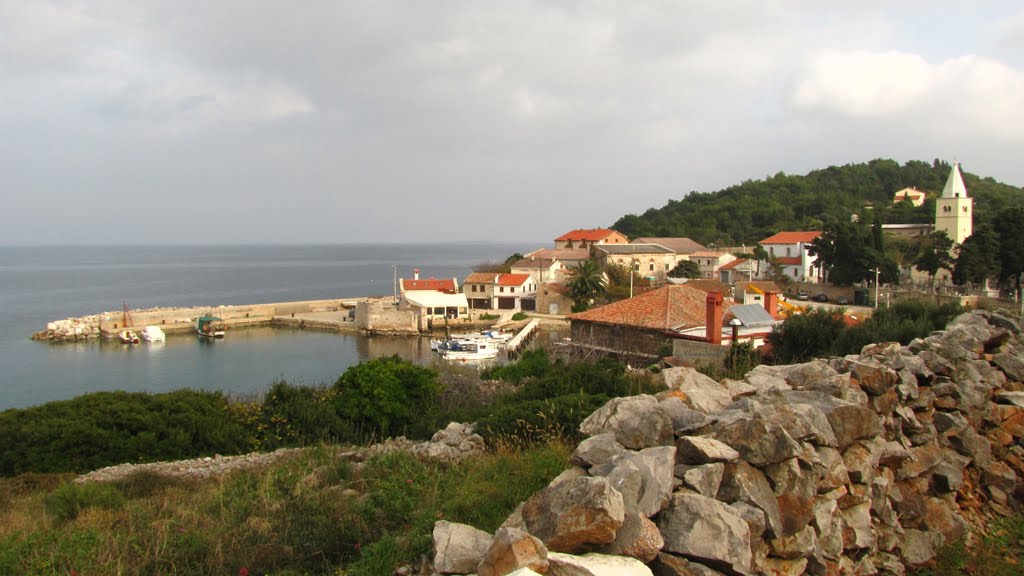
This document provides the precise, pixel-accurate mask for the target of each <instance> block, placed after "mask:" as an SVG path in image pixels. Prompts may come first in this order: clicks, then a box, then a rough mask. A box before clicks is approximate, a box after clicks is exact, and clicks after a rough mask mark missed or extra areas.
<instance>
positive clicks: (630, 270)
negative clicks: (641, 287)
mask: <svg viewBox="0 0 1024 576" xmlns="http://www.w3.org/2000/svg"><path fill="white" fill-rule="evenodd" d="M635 266H636V258H632V259H630V261H629V297H630V298H632V297H633V268H634V267H635Z"/></svg>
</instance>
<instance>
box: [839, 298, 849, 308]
mask: <svg viewBox="0 0 1024 576" xmlns="http://www.w3.org/2000/svg"><path fill="white" fill-rule="evenodd" d="M849 303H850V299H849V298H847V297H846V296H840V297H839V298H837V299H836V304H842V305H843V306H846V305H847V304H849Z"/></svg>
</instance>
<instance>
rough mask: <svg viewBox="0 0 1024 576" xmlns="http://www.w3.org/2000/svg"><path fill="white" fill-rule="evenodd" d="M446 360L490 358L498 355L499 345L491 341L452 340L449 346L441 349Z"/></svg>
mask: <svg viewBox="0 0 1024 576" xmlns="http://www.w3.org/2000/svg"><path fill="white" fill-rule="evenodd" d="M441 355H442V356H443V357H444V359H445V360H457V361H462V362H465V361H467V360H489V359H492V358H496V357H497V356H498V347H497V346H495V345H494V344H492V343H490V342H481V341H470V342H459V341H455V342H451V343H450V344H449V347H448V348H447V349H445V350H442V351H441Z"/></svg>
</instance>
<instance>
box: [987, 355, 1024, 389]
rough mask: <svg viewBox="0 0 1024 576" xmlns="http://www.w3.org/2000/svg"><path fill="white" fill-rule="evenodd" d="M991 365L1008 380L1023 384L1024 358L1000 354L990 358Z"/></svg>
mask: <svg viewBox="0 0 1024 576" xmlns="http://www.w3.org/2000/svg"><path fill="white" fill-rule="evenodd" d="M992 363H993V364H995V365H996V366H998V367H999V369H1000V370H1002V371H1003V373H1005V374H1006V377H1007V378H1009V379H1010V380H1013V381H1014V382H1024V356H1022V355H1021V354H1018V353H1016V352H1000V353H999V354H996V355H995V356H993V357H992Z"/></svg>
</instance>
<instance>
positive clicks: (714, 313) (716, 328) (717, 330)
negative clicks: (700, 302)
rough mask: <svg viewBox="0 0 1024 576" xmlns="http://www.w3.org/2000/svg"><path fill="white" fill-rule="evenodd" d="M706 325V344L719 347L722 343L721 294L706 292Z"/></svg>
mask: <svg viewBox="0 0 1024 576" xmlns="http://www.w3.org/2000/svg"><path fill="white" fill-rule="evenodd" d="M706 302H707V324H705V326H706V328H705V331H706V338H707V341H708V343H710V344H715V345H720V344H721V343H722V316H724V315H725V311H724V310H723V309H722V293H721V292H708V297H707V300H706Z"/></svg>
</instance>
